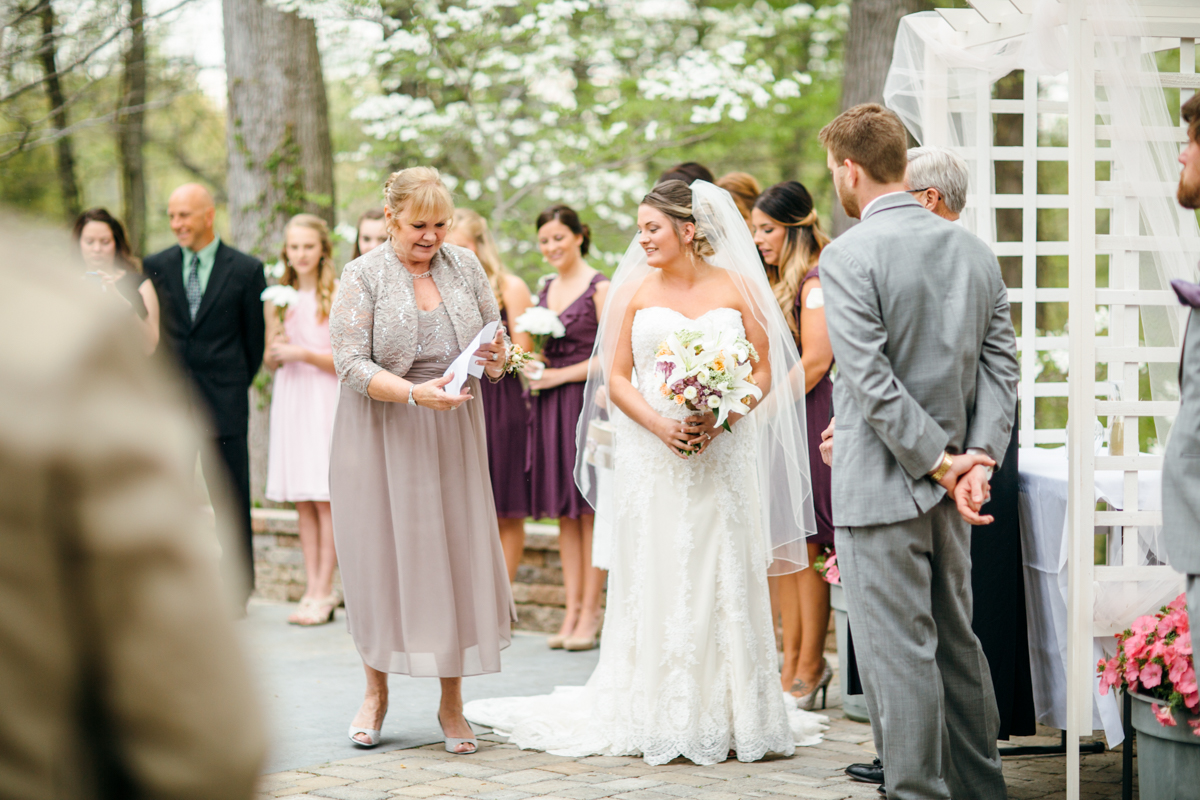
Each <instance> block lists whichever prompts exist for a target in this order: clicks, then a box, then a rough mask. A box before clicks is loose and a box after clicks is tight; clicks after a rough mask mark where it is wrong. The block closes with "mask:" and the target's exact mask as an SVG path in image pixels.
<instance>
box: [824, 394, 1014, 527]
mask: <svg viewBox="0 0 1200 800" xmlns="http://www.w3.org/2000/svg"><path fill="white" fill-rule="evenodd" d="M836 427H837V418H836V417H834V418H833V419H830V420H829V427H827V428H826V429H825V430H823V431H821V445H820V448H819V449H820V451H821V460H822V461H824V462H825V465H826V466H829V467H832V466H833V432H834V429H835V428H836ZM950 461H951V464H950V468H949V469H948V470H946V472H945V474H943V475H942V477H941V479H940V480H938V483H939V484H941V486H942V487H943V488H944V489H945V490H946V492H947V493H948V494H950V495H951V496H952V497H953V498H954V504H955V506H957V508H958V513H959V514H960V515H961V516H962V518H963V519H965V520H966V521H967V522H968V523H969V524H971V525H991V524H992V523H993V522H994V521H995V517H992V516H991V515H983V514H980V513H979V511H980V509H982V508H983V505H984V503H986V502H987V501H988V500H990V499H991V497H992V492H991V477H992V468H993V467H995V466H996V462H995V461H994V460H993V459H992V458H990V457H989V456H988V455H987V454H985V453H963V454H961V455H951V456H950Z"/></svg>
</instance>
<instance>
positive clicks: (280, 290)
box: [258, 284, 300, 325]
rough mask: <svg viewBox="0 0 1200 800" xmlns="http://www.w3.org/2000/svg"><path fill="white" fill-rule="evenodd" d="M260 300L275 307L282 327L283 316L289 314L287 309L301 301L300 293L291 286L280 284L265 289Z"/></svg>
mask: <svg viewBox="0 0 1200 800" xmlns="http://www.w3.org/2000/svg"><path fill="white" fill-rule="evenodd" d="M258 299H259V300H262V301H264V302H269V303H271V305H273V306H275V313H276V314H278V315H279V324H280V325H282V324H283V315H284V314H285V313H287V307H288V306H290V305H291V304H292V303H295V302H296V301H297V300H299V299H300V293H299V292H297V291H296V290H295V289H294V288H292V287H291V286H284V285H282V284H278V285H276V286H268V287H267V288H265V289H263V290H262V294H261V295H259V296H258Z"/></svg>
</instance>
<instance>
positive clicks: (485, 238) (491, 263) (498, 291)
mask: <svg viewBox="0 0 1200 800" xmlns="http://www.w3.org/2000/svg"><path fill="white" fill-rule="evenodd" d="M459 226H461V227H462V229H463V231H464V232H465V233H466V234H467V235H468V236H470V237H471V240H472V241H473V242H475V255H477V256H478V257H479V263H480V264H482V265H483V271H484V272H486V273H487V276H488V283H490V284H491V285H492V294H494V295H496V304H497V305H498V306H500V308H501V309H502V310H503V308H504V276H505V275H507V274H508V270H506V269H505V268H504V264H503V263H502V262H501V261H500V250H499V248H497V247H496V240H495V239H494V238H493V237H492V232H491V230H489V229H488V224H487V220H485V219H484V218H483V217H482V216H481V215H480V214H479V213H478V212H475V211H472V210H471V209H469V208H456V209H454V227H455V228H458V227H459Z"/></svg>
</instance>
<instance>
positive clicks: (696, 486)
mask: <svg viewBox="0 0 1200 800" xmlns="http://www.w3.org/2000/svg"><path fill="white" fill-rule="evenodd" d="M705 316H706V317H713V318H715V319H713V320H712V321H715V322H717V323H718V324H721V325H728V326H730V327H731V328H733V329H735V330H737V331H738V332H739V333H740V332H742V331H743V328H742V319H741V314H740V313H739V312H738V311H736V310H733V309H728V308H719V309H715V310H713V311H710V312H709V313H708V314H706V315H705ZM690 322H691V320H689V319H688V318H687V317H685V316H683V315H682V314H680V313H678V312H676V311H673V310H671V309H668V308H648V309H642V310H641V311H639V312H638V313H637V315H636V316H635V317H634V321H633V334H632V335H633V352H634V364H635V369H636V370H637V374H638V384H639V386H640V387H641V390H640V391H641V392H642V395H643V396H644V397H645V398H646V401H647V402H649V403H650V405H651V406H652V407H653V408H654V409H655V411H658V412H659V413H660V414H663V415H664V416H669V417H673V418H677V419H681V418H683V417H685V416H687V413H688V412H686V411H684V410H681V408H680V407H678V406H676V405H675V404H674V403H669V402H667V401H666V400H665V399H664V398H663V397H662V396H661V395H659V393H658V391H657V389H658V383H659V381H657V380H656V379H655V377H654V361H655V351H656V349H657V347H658V345H659V343H661V342H662V341H663V340H664V339H666V337H667V336H668V335H669V334H670V333H672V332H673V331H676V330H679V329H681V328H684V327H687V326H688V325H689V323H690ZM614 424H615V425H616V451H615V461H616V472H615V478H616V487H615V488H616V491H615V492H614V497H615V498H616V504H617V505H616V508H615V510H614V525H613V529H614V530H613V551H612V568H611V570H610V572H609V578H608V581H609V582H608V606H607V609H606V611H605V619H604V632H603V635H602V638H601V644H600V662H599V664H598V665H597V667H596V670H595V672H593V673H592V677H591V678H590V679H589V680H588V682H587V684H586V685H585V686H580V687H558V688H556V689H555V690H554V692H553V693H552V694H549V695H541V696H537V697H508V698H495V699H489V700H476V701H473V702H470V703H468V704H467V707H466V710H465V713H466V716H467V719H469V720H471V721H472V722H477V723H479V724H481V725H488V726H491V727H493V728H495V729H496V731H497V732H499V733H502V734H504V735H507V736H509V737H510V739H511V740H512V741H513V742H515V743H516V744H517V745H518V746H520V747H522V748H526V749H534V750H545V751H548V752H551V753H555V754H559V755H567V756H573V757H580V756H585V755H641V756H643V757H644V759H645V760H646V762H647V763H649V764H665V763H667V762H668V761H671V760H672V759H674V758H676V757H678V756H684V757H686V758H688V759H691V760H692V761H694V762H695V763H697V764H714V763H717V762H720V761H724V760H725V759H726V757H727V755H728V753H729V751H730V750H735V751H736V752H737V758H738V760H739V761H756V760H758V759H760V758H762V757H763V756H764V755H765V754H767V753H769V752H770V753H782V754H791V753H792V752H793V748H794V746H795V745H811V744H816V743H817V742H818V741H820V739H821V733H820V732H821V731H822V730H823V729H824V726H823V724H822V723H823V722H824V721H825V718H824V717H821V716H819V715H817V714H811V713H808V712H805V711H802V710H800V709H798V708H796V706H795V701H794V700H793V699H792V698H791V696H790V695H785V694H784V693H783V692H782V691H781V690H780V685H779V671H778V667H777V661H776V651H775V639H774V631H773V630H772V626H771V611H770V596H769V591H768V588H767V573H766V553H765V549H764V548H765V545H764V542H763V536H762V533H761V531H760V530H759V513H758V509H757V507H756V506H757V503H758V499H757V498H758V496H759V495H758V489H757V485H756V481H757V477H756V467H755V450H754V447H755V443H754V440H755V437H754V432H753V430H751V425H752V424H753V423H752V418H751V419H747V420H745V421H743V422H741V423H739V424H737V425H734V427H733V432H732V433H723V434H722V435H720V436H719V437H717V439H716V440H715V441H714V442H713V444H712V445H711V446H710V447H709V449H708V450H707V451H705V453H704V454H703V455H700V456H697V457H693V458H691V459H688V460H683V459H680V458H677V457H676V456H674V455H672V454H671V453H670V452H669V451H668V450H667V448H666V446H665V445H663V444H662V442H660V441H659V440H658V438H657V437H655V436H654V435H653V434H651V433H650V432H649V431H647V430H646V429H644V428H642V427H641V426H639V425H637V424H636V423H634V422H632V421H630V420H628V419H626V418H625V417H624V416H623V415H618V418H617V420H616V422H615V423H614ZM789 701H790V702H789Z"/></svg>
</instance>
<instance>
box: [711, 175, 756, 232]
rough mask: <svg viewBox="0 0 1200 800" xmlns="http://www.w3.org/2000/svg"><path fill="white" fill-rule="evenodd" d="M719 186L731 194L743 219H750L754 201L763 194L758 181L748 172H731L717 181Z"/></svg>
mask: <svg viewBox="0 0 1200 800" xmlns="http://www.w3.org/2000/svg"><path fill="white" fill-rule="evenodd" d="M717 186H719V187H721V188H722V189H724V190H725V191H727V192H729V196H730V197H732V198H733V202H734V204H735V205H736V206H737V208H738V211H740V212H742V218H743V219H747V220H748V219H750V211H751V210H752V209H753V208H754V201H755V200H757V199H758V196H759V195H760V194H762V186H761V185H760V184H759V182H758V179H757V178H755V177H754V176H753V175H751V174H750V173H748V172H729V173H726V174H724V175H722V176H721V177H720V178H718V179H717Z"/></svg>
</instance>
